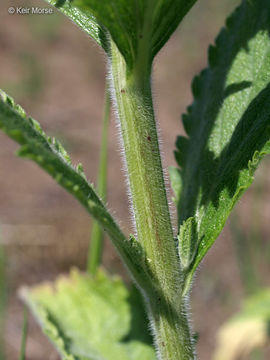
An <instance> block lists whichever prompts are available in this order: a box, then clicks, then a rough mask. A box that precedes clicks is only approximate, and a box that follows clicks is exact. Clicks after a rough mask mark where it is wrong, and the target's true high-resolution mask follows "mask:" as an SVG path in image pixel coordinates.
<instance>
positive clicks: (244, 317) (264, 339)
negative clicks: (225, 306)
mask: <svg viewBox="0 0 270 360" xmlns="http://www.w3.org/2000/svg"><path fill="white" fill-rule="evenodd" d="M269 324H270V290H269V289H265V290H261V291H260V292H258V293H257V294H255V295H253V296H251V297H249V298H248V299H247V300H245V303H244V305H243V308H242V310H241V311H240V312H239V313H238V314H236V315H234V316H233V317H232V318H231V319H229V320H228V321H227V322H226V323H225V324H224V325H222V327H221V328H220V330H219V331H218V345H217V348H216V351H215V354H214V358H213V359H214V360H223V359H225V358H226V360H236V359H239V358H240V357H241V358H242V357H243V358H245V359H246V358H247V357H248V355H249V354H250V353H251V351H252V350H254V349H255V348H257V347H262V346H264V345H266V344H267V343H269Z"/></svg>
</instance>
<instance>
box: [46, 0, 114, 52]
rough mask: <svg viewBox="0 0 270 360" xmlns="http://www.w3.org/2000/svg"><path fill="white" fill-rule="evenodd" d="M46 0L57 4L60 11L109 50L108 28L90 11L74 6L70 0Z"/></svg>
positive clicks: (51, 3)
mask: <svg viewBox="0 0 270 360" xmlns="http://www.w3.org/2000/svg"><path fill="white" fill-rule="evenodd" d="M45 1H47V2H48V3H49V4H50V5H54V6H56V7H57V8H58V10H59V11H61V12H62V13H63V14H65V15H66V16H67V17H69V18H70V19H71V20H72V21H73V22H74V23H75V24H76V25H77V26H78V27H79V28H81V29H82V30H83V31H84V32H85V33H86V34H87V35H88V36H90V37H91V38H92V39H94V40H95V41H96V42H97V44H98V45H100V46H101V47H102V48H103V49H104V50H105V51H107V38H106V37H107V36H106V30H105V29H104V28H103V27H102V26H101V25H99V23H98V21H97V20H96V18H95V17H94V16H93V15H92V14H91V13H90V12H89V11H87V10H83V9H78V8H77V7H74V6H72V2H70V1H68V0H63V1H62V4H61V3H58V2H57V0H45ZM57 3H58V4H57Z"/></svg>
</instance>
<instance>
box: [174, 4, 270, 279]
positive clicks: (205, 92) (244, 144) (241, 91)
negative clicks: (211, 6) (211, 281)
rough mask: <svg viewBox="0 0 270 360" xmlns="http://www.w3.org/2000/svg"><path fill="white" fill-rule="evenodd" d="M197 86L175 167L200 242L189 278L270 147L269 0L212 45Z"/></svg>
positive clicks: (247, 7)
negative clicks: (185, 135) (206, 65)
mask: <svg viewBox="0 0 270 360" xmlns="http://www.w3.org/2000/svg"><path fill="white" fill-rule="evenodd" d="M192 91H193V96H194V102H193V104H192V105H191V106H190V107H188V109H187V113H186V114H185V115H183V124H184V128H185V131H186V133H187V135H188V137H183V136H180V137H178V139H177V142H176V147H177V150H176V152H175V157H176V160H177V163H178V164H179V166H180V168H181V169H175V168H172V169H171V170H170V172H171V175H172V179H173V182H172V186H173V188H174V191H175V201H176V203H177V209H178V220H179V225H181V226H185V227H186V225H185V222H186V221H187V220H188V219H190V218H194V220H195V224H196V226H195V231H192V232H190V234H191V236H192V239H191V240H189V242H190V243H192V249H194V250H193V253H192V251H189V252H187V253H188V254H189V255H188V256H189V258H188V259H185V263H188V264H189V266H188V269H187V272H188V274H189V275H188V276H189V280H190V279H191V277H192V274H193V273H194V271H195V270H196V268H197V266H198V264H199V263H200V261H201V260H202V258H203V257H204V255H205V254H206V252H207V251H208V249H209V248H210V247H211V245H212V244H213V242H214V241H215V239H216V238H217V236H218V235H219V233H220V231H221V230H222V228H223V226H224V224H225V221H226V219H227V217H228V215H229V214H230V212H231V210H232V208H233V206H234V205H235V203H236V202H237V200H238V199H239V198H240V196H241V195H242V194H243V192H244V191H245V190H246V189H247V188H248V187H249V186H250V185H251V183H252V181H253V176H254V172H255V170H256V168H257V166H258V164H259V162H260V160H261V159H262V158H263V157H264V156H265V155H266V154H269V153H270V142H269V140H270V2H269V1H268V0H256V1H245V0H244V1H242V4H241V5H240V7H238V8H237V9H236V11H235V12H234V13H233V15H232V16H231V17H229V18H228V20H227V22H226V27H225V28H223V29H222V31H221V33H220V34H219V35H218V37H217V39H216V43H215V45H214V46H210V48H209V66H208V68H207V69H205V70H203V71H202V72H201V74H200V75H199V76H197V77H195V79H194V81H193V84H192ZM189 221H190V220H189ZM180 233H181V230H180ZM180 241H183V239H180ZM181 247H183V245H182V246H179V248H181ZM184 247H185V246H184ZM194 251H195V254H194Z"/></svg>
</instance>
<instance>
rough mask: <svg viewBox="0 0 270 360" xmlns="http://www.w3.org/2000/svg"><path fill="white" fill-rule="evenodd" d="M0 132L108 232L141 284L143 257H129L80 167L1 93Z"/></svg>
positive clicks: (126, 244) (127, 246)
mask: <svg viewBox="0 0 270 360" xmlns="http://www.w3.org/2000/svg"><path fill="white" fill-rule="evenodd" d="M0 129H1V130H2V131H3V132H5V133H6V134H7V135H8V136H9V137H11V138H12V139H13V140H15V141H16V142H17V143H19V144H20V145H21V148H20V150H19V152H18V154H19V155H20V156H22V157H26V158H29V159H31V160H33V161H34V162H36V163H37V164H38V165H39V166H40V167H41V168H42V169H44V170H45V171H46V172H47V173H49V174H50V175H51V176H52V177H53V178H54V179H55V180H56V181H57V182H58V183H59V185H61V186H62V187H63V188H65V189H66V190H67V191H68V192H70V193H71V194H72V195H73V196H74V197H75V198H76V199H77V200H78V201H79V202H80V203H81V204H82V205H83V206H84V208H85V209H86V210H87V212H88V213H89V214H90V215H92V216H93V217H94V218H95V219H96V220H97V221H98V223H99V225H100V226H101V227H102V228H103V229H104V231H106V232H107V233H108V235H109V237H110V238H111V240H112V241H113V243H114V245H115V247H116V249H117V250H118V252H119V254H120V256H121V257H122V259H123V261H124V262H125V264H126V265H127V267H128V269H129V270H130V272H131V275H132V276H133V278H134V280H136V281H137V282H140V281H142V278H143V271H144V270H143V267H144V264H145V261H144V257H143V256H142V257H141V258H135V257H134V256H133V257H132V256H131V255H130V250H131V249H132V248H133V244H132V243H131V242H130V241H129V240H127V239H126V237H125V235H124V234H123V233H122V231H121V230H120V228H119V227H118V225H117V224H116V222H115V221H114V219H113V218H112V216H111V214H110V213H109V211H108V210H107V209H106V208H105V206H104V205H103V203H102V201H101V200H100V199H99V197H98V195H97V194H96V192H95V190H94V188H93V186H92V185H91V184H89V183H88V181H87V180H86V177H85V174H84V172H83V168H82V165H81V164H79V165H78V166H77V167H76V168H75V167H73V166H72V164H71V160H70V157H69V156H68V154H67V152H66V151H65V149H64V148H63V146H62V145H61V144H60V143H59V142H58V141H57V140H55V139H51V138H50V137H47V136H46V135H45V133H44V132H43V131H42V129H41V127H40V125H39V123H38V122H37V121H36V120H33V119H32V118H29V117H27V116H26V114H25V112H24V110H23V109H22V108H21V107H20V106H19V105H16V104H15V103H14V101H13V100H12V99H11V98H10V97H9V96H7V95H6V94H5V93H4V92H3V91H1V90H0ZM138 246H139V245H138Z"/></svg>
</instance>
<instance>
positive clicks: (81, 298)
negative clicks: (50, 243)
mask: <svg viewBox="0 0 270 360" xmlns="http://www.w3.org/2000/svg"><path fill="white" fill-rule="evenodd" d="M138 296H139V295H138V292H137V290H135V288H132V289H131V290H128V289H127V288H126V286H125V285H124V284H123V282H122V281H121V280H120V278H118V277H116V276H115V277H109V276H107V275H106V274H105V273H104V272H103V271H101V270H100V271H99V272H98V273H97V276H96V277H91V276H89V275H82V274H79V272H78V271H77V270H73V271H72V272H71V274H70V275H69V276H68V277H65V276H62V277H59V278H58V279H57V280H56V282H55V283H54V284H44V285H40V286H37V287H34V288H32V289H29V288H22V289H21V290H20V297H21V298H22V299H23V301H24V302H25V303H26V304H27V305H28V306H29V308H30V309H31V311H32V312H33V313H34V315H35V317H36V319H37V320H38V322H39V324H40V326H41V328H42V330H43V332H44V333H45V334H46V335H47V336H48V337H49V338H50V340H51V341H52V342H53V344H54V345H55V347H56V349H57V350H58V351H59V353H60V354H61V357H62V359H66V360H87V359H91V360H100V359H102V360H106V359H108V360H114V359H116V360H119V359H121V360H136V359H138V360H140V359H144V360H154V359H155V352H154V349H153V347H152V346H151V342H152V340H151V337H150V335H149V333H148V330H147V323H146V316H145V313H144V310H143V305H142V300H141V298H139V297H138Z"/></svg>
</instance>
